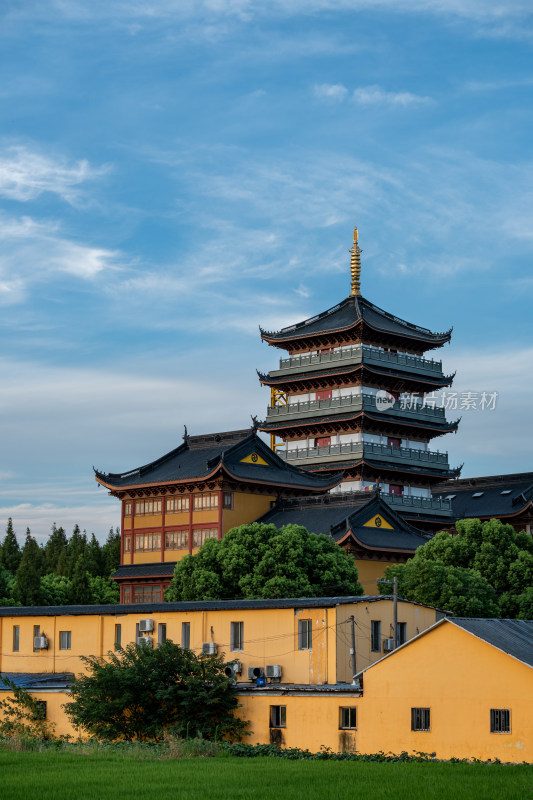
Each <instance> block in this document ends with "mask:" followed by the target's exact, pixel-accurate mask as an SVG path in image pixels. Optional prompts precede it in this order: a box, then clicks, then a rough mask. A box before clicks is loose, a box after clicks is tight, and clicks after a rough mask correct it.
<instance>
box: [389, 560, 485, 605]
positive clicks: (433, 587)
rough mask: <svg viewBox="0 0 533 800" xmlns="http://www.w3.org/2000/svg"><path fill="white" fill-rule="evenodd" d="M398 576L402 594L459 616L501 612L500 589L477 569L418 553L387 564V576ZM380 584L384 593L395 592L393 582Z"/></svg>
mask: <svg viewBox="0 0 533 800" xmlns="http://www.w3.org/2000/svg"><path fill="white" fill-rule="evenodd" d="M417 552H418V551H417ZM394 577H397V578H398V594H399V595H400V597H404V598H405V599H408V600H415V601H416V602H417V603H425V604H427V605H429V606H436V607H437V608H442V609H444V610H446V611H453V613H454V614H455V615H456V616H458V617H497V616H499V606H498V598H497V595H496V592H495V590H494V588H493V587H492V586H491V585H490V583H488V581H486V580H485V578H483V577H482V576H481V575H480V574H479V572H476V570H473V569H468V568H467V567H454V566H452V565H445V564H443V563H442V562H441V561H431V560H429V559H416V556H415V558H410V559H409V560H408V561H407V563H406V564H397V565H394V566H392V567H387V569H386V570H385V578H387V579H388V580H392V579H393V578H394ZM378 586H379V589H380V591H381V593H382V594H390V593H391V587H390V584H384V583H379V581H378Z"/></svg>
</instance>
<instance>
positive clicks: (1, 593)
mask: <svg viewBox="0 0 533 800" xmlns="http://www.w3.org/2000/svg"><path fill="white" fill-rule="evenodd" d="M14 588H15V578H14V576H13V575H12V574H11V572H8V570H7V569H4V567H3V566H2V565H1V564H0V606H14V605H15V598H14V596H13V593H14Z"/></svg>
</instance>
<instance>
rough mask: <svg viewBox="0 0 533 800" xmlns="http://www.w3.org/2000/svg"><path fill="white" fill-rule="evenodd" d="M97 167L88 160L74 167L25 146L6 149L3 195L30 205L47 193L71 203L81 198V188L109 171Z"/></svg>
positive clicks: (0, 175) (1, 163)
mask: <svg viewBox="0 0 533 800" xmlns="http://www.w3.org/2000/svg"><path fill="white" fill-rule="evenodd" d="M107 169H108V168H107V167H100V168H94V167H91V166H90V165H89V162H88V161H85V160H82V161H78V162H77V163H75V164H73V165H69V164H67V163H66V161H65V160H64V159H62V160H58V159H53V158H51V157H49V156H46V155H43V154H42V153H38V152H35V151H32V150H30V149H29V148H27V147H24V146H22V145H12V146H10V147H5V148H4V150H3V153H2V154H1V155H0V196H3V197H7V198H9V199H10V200H19V201H21V202H27V201H28V200H34V199H35V198H36V197H38V196H39V195H40V194H43V193H44V192H52V193H53V194H57V195H58V196H59V197H61V198H62V199H63V200H66V201H67V202H68V203H74V202H75V200H77V198H78V197H79V193H80V188H79V187H80V185H81V184H82V183H85V182H86V181H88V180H94V179H95V178H97V177H100V176H101V175H103V174H104V173H105V172H106V171H107Z"/></svg>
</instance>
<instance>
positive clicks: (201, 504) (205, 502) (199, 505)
mask: <svg viewBox="0 0 533 800" xmlns="http://www.w3.org/2000/svg"><path fill="white" fill-rule="evenodd" d="M193 507H194V510H195V511H205V510H207V509H210V508H218V494H217V493H216V492H211V493H210V494H195V495H194V506H193Z"/></svg>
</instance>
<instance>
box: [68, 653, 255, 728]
mask: <svg viewBox="0 0 533 800" xmlns="http://www.w3.org/2000/svg"><path fill="white" fill-rule="evenodd" d="M82 660H83V661H84V662H85V664H86V667H87V670H88V674H87V675H80V676H79V677H78V678H77V679H76V681H75V682H74V683H73V684H72V686H71V688H70V693H71V697H72V701H71V702H69V703H66V704H65V706H64V708H65V710H66V713H67V715H68V716H69V717H70V719H71V720H72V722H73V724H74V725H75V726H76V727H79V728H82V729H83V730H85V731H86V732H87V733H89V734H90V735H91V736H94V737H96V738H97V739H110V740H116V739H124V740H126V741H132V740H140V741H147V740H157V739H161V738H162V737H163V735H164V734H165V732H170V733H172V734H174V735H176V736H180V737H185V736H193V737H194V736H202V737H204V738H206V739H215V738H217V737H227V738H229V739H238V738H240V737H241V736H242V734H243V733H244V730H245V727H246V723H244V722H243V721H242V720H240V719H238V718H237V717H235V716H234V715H233V712H234V711H235V709H236V708H237V706H238V703H237V698H236V697H235V694H234V692H233V691H232V689H231V679H228V678H226V676H225V675H224V671H223V670H224V659H223V658H222V657H220V658H218V657H214V656H205V655H198V656H197V655H195V654H194V653H193V652H192V651H191V650H184V649H182V648H181V647H178V645H176V644H174V643H173V642H172V641H170V640H168V641H166V642H164V643H163V644H161V645H160V646H159V647H157V648H156V649H152V648H149V647H146V646H144V645H136V644H129V645H128V646H127V647H126V648H124V649H123V650H121V651H119V652H117V653H111V652H110V653H108V654H107V660H102V659H100V658H96V657H93V656H89V657H84V658H83V659H82Z"/></svg>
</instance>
